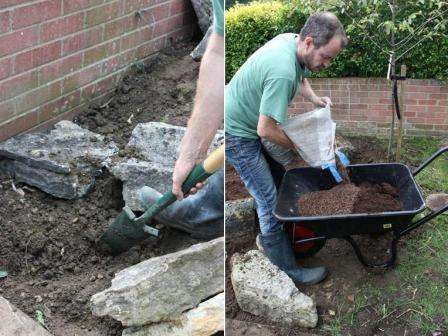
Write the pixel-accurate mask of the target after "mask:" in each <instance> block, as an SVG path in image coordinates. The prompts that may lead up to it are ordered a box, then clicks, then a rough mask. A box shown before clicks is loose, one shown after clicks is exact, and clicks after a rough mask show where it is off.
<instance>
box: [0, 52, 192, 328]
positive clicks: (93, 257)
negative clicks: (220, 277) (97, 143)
mask: <svg viewBox="0 0 448 336" xmlns="http://www.w3.org/2000/svg"><path fill="white" fill-rule="evenodd" d="M193 47H194V45H193V44H186V45H180V46H178V48H177V49H175V50H170V52H169V53H162V54H160V55H159V56H158V57H157V58H155V59H154V60H153V61H152V62H150V63H148V64H147V66H146V67H145V68H144V69H143V70H142V71H135V72H134V73H131V74H129V75H127V76H126V77H124V78H123V80H122V82H121V84H120V85H119V87H118V88H117V90H116V92H115V93H114V94H113V95H112V96H111V97H108V98H107V99H105V101H104V102H103V103H101V104H91V105H90V106H89V107H88V108H86V110H85V111H84V112H83V113H82V114H81V115H80V116H79V117H77V118H76V119H75V122H77V123H78V124H79V125H81V126H83V127H85V128H88V129H90V130H91V131H94V132H97V133H100V134H103V135H105V137H106V138H107V139H108V140H113V141H115V142H116V143H117V144H118V146H119V147H120V148H121V149H122V150H123V148H124V146H125V144H126V143H127V142H128V140H129V136H130V134H131V132H132V130H133V129H134V127H135V125H136V124H137V123H139V122H149V121H165V122H168V123H171V124H175V125H185V124H186V121H187V119H188V116H189V114H190V112H191V108H192V105H193V97H194V88H195V82H196V79H197V75H198V68H199V64H198V63H196V62H194V61H193V60H192V59H191V57H190V56H189V52H190V51H191V50H192V49H193ZM17 187H18V188H20V187H21V188H23V190H24V192H25V196H24V197H22V196H20V195H19V194H18V193H16V192H14V191H13V188H12V186H11V179H10V177H9V176H2V175H1V174H0V231H1V234H0V247H1V248H0V268H4V269H6V270H7V271H8V272H9V274H8V276H7V277H6V278H3V279H0V295H2V296H4V297H5V298H6V299H8V300H9V301H10V302H11V303H13V304H14V305H16V306H17V307H18V308H19V309H21V310H23V311H24V312H25V313H27V314H28V315H29V316H30V317H32V318H34V317H35V316H36V311H37V310H40V311H41V312H43V313H44V316H45V323H46V325H47V327H48V329H49V331H50V332H51V333H52V334H53V335H55V336H74V335H79V336H80V335H82V336H106V335H107V336H115V335H117V336H118V335H121V331H122V327H121V324H120V323H118V322H116V321H114V320H112V319H110V318H101V319H100V318H96V317H94V316H92V314H91V312H90V308H89V300H90V298H91V296H92V295H93V294H95V293H97V292H100V291H102V290H104V289H105V288H107V287H109V286H110V281H111V279H112V278H113V276H114V274H115V273H116V272H118V271H120V270H121V269H123V268H126V267H129V266H131V265H134V264H136V263H138V262H140V261H143V260H146V259H148V258H151V257H155V256H159V255H164V254H167V253H172V252H176V251H179V250H181V249H184V248H187V247H189V246H191V245H193V244H196V243H198V242H200V241H199V240H197V239H193V238H191V237H190V236H189V235H187V234H185V233H182V232H180V231H176V230H170V229H168V228H165V229H162V235H161V236H160V237H159V238H149V239H147V240H145V241H144V242H142V243H141V244H140V245H138V246H135V247H133V248H132V249H131V250H130V251H127V252H126V253H123V254H121V255H119V256H117V257H112V256H111V255H109V254H107V253H105V251H103V249H101V248H100V246H99V245H98V239H99V237H100V236H101V235H102V233H103V232H104V231H105V229H106V228H107V227H108V226H109V223H110V222H111V221H112V220H113V219H114V218H115V217H116V216H117V215H118V213H119V212H120V211H121V207H122V206H123V199H122V195H121V193H122V184H121V182H120V181H118V180H116V179H114V178H113V177H112V176H110V175H108V174H107V173H105V174H104V175H103V176H102V177H100V178H98V179H97V181H96V185H95V188H94V190H93V191H92V192H91V193H90V194H88V195H87V196H86V197H84V198H82V199H77V200H72V201H67V200H61V199H56V198H54V197H51V196H49V195H47V194H45V193H43V192H41V191H39V190H37V189H34V188H29V187H26V186H24V185H17Z"/></svg>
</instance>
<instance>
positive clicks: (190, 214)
mask: <svg viewBox="0 0 448 336" xmlns="http://www.w3.org/2000/svg"><path fill="white" fill-rule="evenodd" d="M223 174H224V172H223V170H219V171H217V172H216V173H215V174H213V175H212V176H210V177H209V178H208V180H207V184H206V185H205V186H204V188H203V189H201V190H199V191H198V192H197V193H196V194H195V195H190V196H188V197H186V198H184V199H183V200H182V201H176V202H174V203H173V204H171V205H170V206H169V207H167V208H166V209H165V210H163V211H161V212H160V213H159V214H157V215H156V216H155V218H154V219H155V220H156V221H157V222H159V223H161V224H163V225H165V226H169V227H174V228H176V229H179V230H182V231H185V232H188V233H190V234H191V236H192V237H194V238H201V239H205V238H207V239H208V238H215V237H219V236H222V235H223V233H224V205H223V204H224V175H223ZM137 195H138V199H139V201H140V202H141V204H142V205H144V207H146V208H148V207H149V206H150V205H151V204H153V203H155V202H156V201H157V200H158V199H159V198H160V197H161V196H162V194H161V193H159V192H158V191H157V190H155V189H153V188H150V187H148V186H145V187H143V188H141V189H140V190H139V191H138V192H137Z"/></svg>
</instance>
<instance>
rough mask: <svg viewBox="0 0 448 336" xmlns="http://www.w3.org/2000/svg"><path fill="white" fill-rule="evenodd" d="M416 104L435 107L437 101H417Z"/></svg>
mask: <svg viewBox="0 0 448 336" xmlns="http://www.w3.org/2000/svg"><path fill="white" fill-rule="evenodd" d="M418 104H419V105H430V106H434V105H437V100H435V99H419V100H418Z"/></svg>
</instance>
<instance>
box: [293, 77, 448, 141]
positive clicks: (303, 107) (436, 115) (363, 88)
mask: <svg viewBox="0 0 448 336" xmlns="http://www.w3.org/2000/svg"><path fill="white" fill-rule="evenodd" d="M310 82H311V85H312V87H313V89H314V91H315V92H316V94H318V95H320V96H329V97H331V99H332V101H333V103H334V108H333V109H332V116H333V118H334V120H335V121H336V122H337V127H338V129H341V130H344V131H348V132H351V133H361V134H372V135H373V134H376V135H378V134H379V135H385V134H388V130H389V127H390V121H391V116H392V85H391V83H390V82H389V81H387V80H386V79H384V78H341V79H328V78H322V79H321V78H316V79H310ZM404 86H405V95H404V105H405V106H403V107H402V111H401V112H402V115H403V114H404V130H405V134H407V135H436V136H447V135H448V85H446V84H443V83H441V82H439V81H436V80H426V79H425V80H418V79H408V80H406V81H405V85H404ZM312 108H313V107H312V104H311V103H308V102H306V103H305V102H304V100H303V98H301V97H298V98H297V99H296V100H295V101H294V103H293V106H292V107H291V108H290V112H291V113H292V114H295V113H302V112H305V111H310V110H311V109H312Z"/></svg>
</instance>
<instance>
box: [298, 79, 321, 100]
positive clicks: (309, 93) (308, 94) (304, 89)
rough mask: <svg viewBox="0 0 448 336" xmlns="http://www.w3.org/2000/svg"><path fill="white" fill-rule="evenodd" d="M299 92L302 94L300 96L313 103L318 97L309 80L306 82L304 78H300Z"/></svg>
mask: <svg viewBox="0 0 448 336" xmlns="http://www.w3.org/2000/svg"><path fill="white" fill-rule="evenodd" d="M300 94H301V95H302V97H304V98H305V99H307V100H309V101H310V102H312V103H313V104H315V102H316V101H317V100H318V99H319V97H318V96H317V95H316V94H315V93H314V91H313V88H312V87H311V84H310V82H308V80H307V79H306V78H304V79H303V80H302V86H301V90H300Z"/></svg>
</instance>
